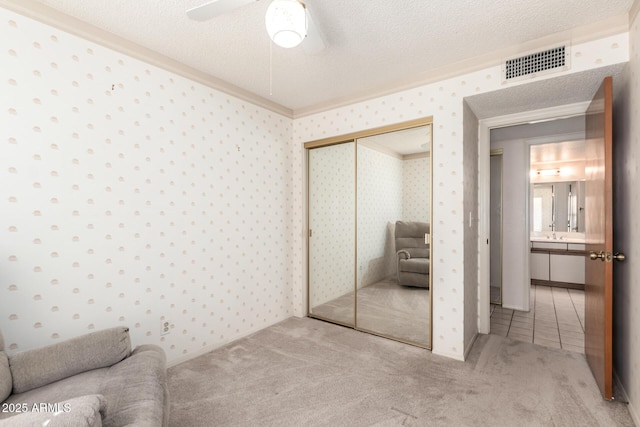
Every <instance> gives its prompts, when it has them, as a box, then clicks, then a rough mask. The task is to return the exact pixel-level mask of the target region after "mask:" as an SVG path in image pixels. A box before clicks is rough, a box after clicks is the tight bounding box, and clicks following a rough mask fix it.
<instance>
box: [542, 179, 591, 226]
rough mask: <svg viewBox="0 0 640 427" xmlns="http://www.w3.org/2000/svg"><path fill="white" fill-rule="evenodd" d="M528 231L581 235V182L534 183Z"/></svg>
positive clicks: (582, 223)
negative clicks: (531, 214)
mask: <svg viewBox="0 0 640 427" xmlns="http://www.w3.org/2000/svg"><path fill="white" fill-rule="evenodd" d="M531 194H532V198H531V206H532V213H533V216H532V221H531V231H536V232H545V231H551V232H553V231H557V232H566V233H584V204H585V199H584V181H564V182H553V183H551V182H550V183H537V184H533V191H532V192H531Z"/></svg>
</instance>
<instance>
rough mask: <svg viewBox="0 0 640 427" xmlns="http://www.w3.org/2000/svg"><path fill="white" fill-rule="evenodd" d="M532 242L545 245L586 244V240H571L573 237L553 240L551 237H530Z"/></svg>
mask: <svg viewBox="0 0 640 427" xmlns="http://www.w3.org/2000/svg"><path fill="white" fill-rule="evenodd" d="M529 240H530V241H532V242H545V243H585V240H584V238H571V237H563V238H556V239H552V238H549V237H530V238H529Z"/></svg>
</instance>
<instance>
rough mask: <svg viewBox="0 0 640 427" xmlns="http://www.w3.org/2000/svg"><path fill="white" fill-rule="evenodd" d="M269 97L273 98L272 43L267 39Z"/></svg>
mask: <svg viewBox="0 0 640 427" xmlns="http://www.w3.org/2000/svg"><path fill="white" fill-rule="evenodd" d="M269 96H273V42H272V41H271V39H269Z"/></svg>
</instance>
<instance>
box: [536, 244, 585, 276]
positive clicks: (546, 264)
mask: <svg viewBox="0 0 640 427" xmlns="http://www.w3.org/2000/svg"><path fill="white" fill-rule="evenodd" d="M588 256H589V254H588V253H587V251H586V250H585V244H584V240H582V241H581V240H580V239H565V238H564V237H563V238H562V239H559V238H556V239H555V240H554V239H551V238H548V239H547V238H544V237H543V238H533V237H532V238H531V253H530V270H531V284H532V285H545V286H559V287H563V288H572V289H584V267H585V266H584V263H585V260H586V258H587V257H588Z"/></svg>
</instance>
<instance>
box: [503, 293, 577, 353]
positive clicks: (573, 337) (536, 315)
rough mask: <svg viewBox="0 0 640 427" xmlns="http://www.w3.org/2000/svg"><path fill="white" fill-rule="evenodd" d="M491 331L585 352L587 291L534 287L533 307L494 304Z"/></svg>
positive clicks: (504, 335) (535, 342)
mask: <svg viewBox="0 0 640 427" xmlns="http://www.w3.org/2000/svg"><path fill="white" fill-rule="evenodd" d="M491 333H492V334H495V335H501V336H503V337H509V338H513V339H517V340H521V341H527V342H532V343H534V344H539V345H544V346H547V347H553V348H562V349H565V350H570V351H575V352H579V353H584V291H579V290H575V289H566V288H552V287H549V286H532V287H531V311H529V312H525V311H516V310H510V309H506V308H502V307H501V306H499V305H491Z"/></svg>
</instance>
